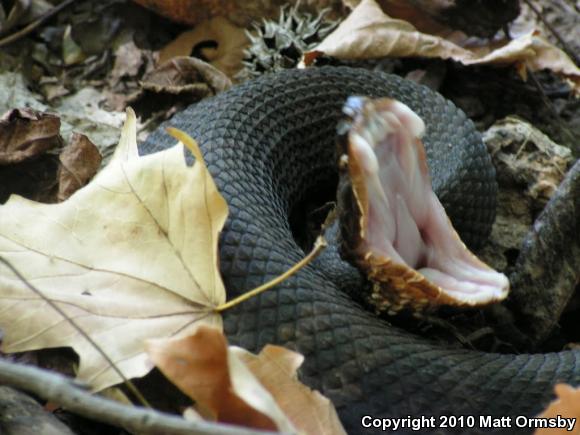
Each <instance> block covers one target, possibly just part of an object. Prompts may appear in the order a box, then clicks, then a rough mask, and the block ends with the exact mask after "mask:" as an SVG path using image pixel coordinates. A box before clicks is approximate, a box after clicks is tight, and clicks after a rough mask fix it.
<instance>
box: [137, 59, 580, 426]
mask: <svg viewBox="0 0 580 435" xmlns="http://www.w3.org/2000/svg"><path fill="white" fill-rule="evenodd" d="M349 95H365V96H372V97H379V96H389V97H393V98H396V99H399V100H401V101H402V102H404V103H405V104H407V105H408V106H410V107H411V108H412V109H413V110H414V111H416V112H417V113H418V114H419V115H420V116H421V117H422V118H423V119H424V121H425V123H426V125H427V134H426V137H425V144H426V148H427V154H428V160H429V164H430V167H431V172H432V179H433V186H434V190H435V192H436V193H437V194H438V196H439V197H440V199H441V201H442V203H443V204H444V206H445V208H446V210H447V212H448V213H449V215H450V218H451V220H452V222H453V223H454V225H455V226H456V228H457V229H458V232H459V233H460V234H461V235H462V237H463V239H464V240H466V241H467V243H468V244H471V245H477V244H478V243H479V242H480V241H481V240H482V239H483V238H485V237H486V235H487V234H488V233H489V230H490V226H491V223H492V221H493V219H494V215H495V201H496V200H495V195H496V190H497V188H496V184H495V181H494V179H493V177H494V171H493V169H492V168H491V164H490V161H489V157H488V156H487V153H486V152H485V148H484V146H483V145H482V143H481V139H480V137H479V135H478V133H477V132H476V131H475V128H474V127H473V124H472V123H471V121H469V120H468V119H467V118H466V117H465V115H464V114H463V113H462V112H461V111H460V110H458V109H456V108H455V107H454V106H453V105H452V103H450V102H448V101H446V100H445V99H444V98H443V97H441V96H440V95H438V94H436V93H435V92H433V91H430V90H429V89H427V88H425V87H423V86H420V85H417V84H415V83H412V82H409V81H406V80H403V79H401V78H398V77H395V76H391V75H387V74H382V73H376V72H370V71H366V70H360V69H353V68H346V67H326V68H319V69H308V70H288V71H284V72H281V73H277V74H274V75H266V76H263V77H261V78H259V79H257V80H254V81H250V82H246V83H244V84H242V85H238V86H235V87H233V88H232V89H230V90H229V91H227V92H224V93H222V94H219V95H218V96H216V97H213V98H210V99H206V100H204V101H202V102H200V103H198V104H195V105H192V106H190V107H189V108H188V109H186V110H185V111H183V112H181V113H178V114H177V115H176V116H175V117H174V118H173V119H172V120H171V121H170V124H171V125H173V126H175V127H177V128H180V129H182V130H184V131H186V132H187V133H189V134H190V135H191V136H192V137H194V138H195V139H196V140H197V141H198V142H199V144H200V146H201V149H202V152H203V153H204V156H205V159H206V161H207V164H208V167H209V170H210V172H211V173H212V175H213V176H214V178H215V180H216V183H217V185H218V188H219V189H220V191H221V193H222V194H223V195H224V197H225V199H226V201H227V202H228V204H229V207H230V216H229V218H228V221H227V223H226V226H225V229H224V230H223V233H222V236H221V240H220V259H221V265H220V267H221V272H222V275H223V278H224V280H225V284H226V288H227V289H228V298H232V297H234V296H236V295H238V294H240V293H243V292H245V291H247V290H249V289H251V288H253V287H256V286H258V285H259V284H262V283H263V282H265V281H266V280H269V279H271V278H273V277H275V276H277V275H279V274H281V273H282V272H284V271H285V270H287V269H288V268H289V267H291V266H292V265H293V264H295V263H296V262H297V261H298V260H300V259H301V258H303V257H304V255H305V254H304V251H303V250H302V249H300V247H299V246H298V245H297V243H296V242H295V240H294V238H293V234H292V231H291V228H290V225H289V219H288V216H289V214H290V212H291V211H292V209H293V207H294V206H295V204H296V203H297V201H299V200H300V199H302V198H304V197H305V196H307V195H310V194H311V192H312V191H313V189H316V186H319V185H322V184H324V183H326V182H328V180H329V179H332V177H333V175H334V174H335V173H336V156H335V153H336V152H335V129H336V125H337V122H338V120H339V118H340V116H341V106H342V104H343V103H344V101H345V99H346V98H347V97H348V96H349ZM171 144H172V140H171V139H170V138H168V137H167V135H166V134H165V133H164V132H163V131H162V130H161V129H159V130H158V131H157V132H155V133H154V134H152V135H151V136H150V138H149V139H148V140H147V142H146V143H145V144H143V145H142V146H141V152H142V153H149V152H153V151H156V150H160V149H163V148H166V147H167V146H169V145H171ZM334 176H335V175H334ZM328 276H329V275H327V274H326V273H325V270H324V262H320V261H319V262H316V263H315V264H311V265H309V266H307V267H306V268H305V269H303V270H301V271H300V272H299V273H298V274H296V275H295V276H293V277H292V278H290V279H289V280H287V281H285V282H283V283H282V284H280V285H278V286H277V287H276V288H275V289H272V290H270V291H267V292H265V293H263V294H261V295H260V296H258V297H256V298H253V299H251V300H250V301H248V302H245V303H243V304H241V305H240V306H238V307H236V308H234V309H232V310H230V311H228V312H226V313H225V314H224V321H225V331H226V334H227V336H228V337H229V340H230V342H231V343H233V344H237V345H240V346H242V347H244V348H246V349H249V350H252V351H258V350H259V349H261V348H262V347H263V346H264V345H266V344H268V343H272V344H280V345H284V346H287V347H290V348H292V349H296V350H298V351H299V352H301V353H303V354H304V355H305V357H306V359H305V363H304V365H303V366H302V368H301V372H300V376H301V379H302V380H303V381H304V382H305V383H306V384H307V385H309V386H311V387H313V388H316V389H319V390H320V391H321V392H322V393H323V394H325V395H326V396H327V397H329V398H330V399H331V400H332V401H333V402H334V404H335V405H336V408H337V410H338V413H339V416H340V418H341V421H342V422H343V424H344V426H345V428H346V429H347V431H348V432H349V433H355V434H356V433H373V429H372V428H371V429H363V428H362V426H361V418H362V417H363V416H365V415H370V416H373V417H379V418H386V417H406V416H412V417H419V416H423V415H424V416H431V415H433V416H440V415H454V416H460V415H474V416H478V415H490V416H497V417H502V416H515V415H535V414H537V413H539V412H540V411H541V410H542V409H543V407H544V406H545V405H546V403H547V402H549V400H550V399H551V398H552V397H553V384H555V383H556V382H557V381H565V382H568V383H572V384H578V383H580V351H562V352H559V353H551V354H537V355H532V354H519V355H515V354H491V353H483V352H478V351H473V350H464V349H457V348H447V347H445V346H442V345H441V344H435V343H433V342H431V341H429V340H427V339H425V338H421V337H418V336H415V335H412V334H410V333H408V332H406V331H404V330H401V329H399V328H397V327H394V326H392V325H390V324H389V323H387V322H386V321H384V320H381V319H379V318H377V317H376V316H374V315H373V314H372V313H370V312H367V311H365V310H363V309H362V308H361V307H360V306H359V305H358V304H356V303H355V302H354V301H353V300H352V299H351V298H349V297H348V296H347V295H346V294H345V293H344V292H341V291H339V287H340V285H339V284H340V283H335V282H333V280H332V279H331V278H329V277H328ZM375 430H376V429H375ZM438 431H439V433H445V430H444V429H438ZM450 431H451V433H461V432H465V433H475V432H477V429H476V428H471V429H463V430H458V429H454V430H451V429H450ZM522 431H523V432H524V433H525V432H529V431H530V430H529V429H527V430H522ZM409 432H410V433H411V432H412V431H410V430H409ZM424 432H426V431H423V432H422V433H424ZM515 432H516V429H515V428H512V429H510V430H509V431H508V433H515ZM398 433H405V431H400V432H398ZM414 433H416V432H414Z"/></svg>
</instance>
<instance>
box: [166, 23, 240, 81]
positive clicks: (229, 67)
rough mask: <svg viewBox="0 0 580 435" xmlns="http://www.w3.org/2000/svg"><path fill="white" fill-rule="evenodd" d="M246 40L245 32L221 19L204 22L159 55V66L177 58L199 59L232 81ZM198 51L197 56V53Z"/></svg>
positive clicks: (238, 67)
mask: <svg viewBox="0 0 580 435" xmlns="http://www.w3.org/2000/svg"><path fill="white" fill-rule="evenodd" d="M247 45H248V37H247V36H246V33H245V31H244V29H242V28H240V27H237V26H235V25H233V24H232V23H231V22H229V21H228V20H227V18H224V17H216V18H213V19H211V20H207V21H204V22H203V23H200V24H199V25H197V26H196V27H195V29H193V30H189V31H187V32H184V33H182V34H181V35H179V36H178V37H177V38H176V39H175V40H174V41H172V42H170V43H169V44H168V45H166V46H165V47H164V48H163V49H162V50H161V51H160V52H159V64H162V63H165V62H167V61H168V60H170V59H173V58H174V57H177V56H191V55H193V56H195V57H202V58H203V59H204V60H206V61H207V62H208V63H210V64H211V65H213V66H214V67H216V68H217V69H219V70H220V71H222V72H224V73H225V74H226V75H227V76H228V77H230V78H233V77H234V76H235V75H236V74H237V73H238V71H239V70H240V69H241V68H242V66H243V65H242V59H243V58H244V49H245V48H246V46H247ZM196 51H198V53H196Z"/></svg>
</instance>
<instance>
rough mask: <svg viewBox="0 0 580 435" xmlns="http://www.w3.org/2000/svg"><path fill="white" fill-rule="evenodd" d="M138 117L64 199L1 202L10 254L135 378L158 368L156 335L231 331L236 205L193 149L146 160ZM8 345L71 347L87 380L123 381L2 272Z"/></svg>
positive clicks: (3, 238) (0, 306)
mask: <svg viewBox="0 0 580 435" xmlns="http://www.w3.org/2000/svg"><path fill="white" fill-rule="evenodd" d="M135 123H136V121H135V115H134V113H133V111H132V110H129V111H128V113H127V121H126V123H125V127H124V129H123V132H122V136H121V140H120V142H119V145H118V147H117V149H116V151H115V154H114V157H113V159H112V160H111V162H110V163H109V165H108V166H107V167H106V168H105V169H103V171H102V172H100V173H99V174H98V175H97V177H96V178H95V179H94V180H93V181H91V183H90V184H88V185H87V186H86V187H84V188H82V189H80V190H78V191H77V192H76V193H75V194H73V195H72V196H71V197H70V198H69V199H68V200H67V201H65V202H63V203H60V204H51V205H47V204H38V203H35V202H32V201H28V200H26V199H24V198H21V197H18V196H12V197H11V198H10V200H9V201H8V202H7V203H6V204H5V205H3V206H0V255H2V257H3V258H5V259H6V260H8V261H9V262H10V263H12V264H13V265H14V266H15V267H16V268H17V269H18V270H19V271H20V272H21V273H22V274H23V275H24V276H25V277H26V279H27V280H28V281H29V282H30V283H32V284H33V285H34V286H36V287H37V288H38V289H39V290H40V291H42V293H43V294H44V295H45V296H46V297H48V298H49V299H51V300H52V301H54V302H55V303H57V304H58V306H59V307H60V308H62V309H63V310H64V311H65V312H66V313H67V315H68V316H70V317H71V318H74V319H75V321H76V323H78V324H79V325H80V327H81V328H82V329H83V330H84V331H85V332H86V333H87V334H89V335H90V336H91V337H92V338H93V339H94V340H95V341H96V342H97V343H98V344H99V346H100V347H101V348H102V349H103V350H104V351H105V352H106V353H107V354H108V356H109V357H110V358H111V359H112V360H113V361H114V362H115V364H116V365H117V366H118V367H119V369H120V370H121V371H122V372H123V373H124V375H125V376H126V377H128V378H132V377H137V376H142V375H144V374H146V373H147V372H148V371H149V370H150V369H151V368H152V366H151V363H150V362H149V360H148V358H147V357H146V354H145V352H144V340H145V339H148V338H154V337H171V336H184V335H188V334H189V333H191V331H193V330H194V328H195V327H196V324H197V323H199V322H204V323H206V324H210V325H214V326H217V327H221V318H220V317H219V316H218V315H217V314H215V313H214V311H213V308H214V307H216V306H218V305H220V304H222V303H223V302H224V301H225V289H224V286H223V283H222V281H221V277H220V275H219V271H218V251H217V243H218V234H219V232H220V230H221V228H222V227H223V224H224V222H225V219H226V217H227V205H226V203H225V201H224V199H223V198H222V197H221V195H220V194H219V192H218V191H217V189H216V186H215V184H214V182H213V180H212V179H211V177H210V175H209V173H208V171H207V169H206V167H205V165H204V164H203V163H196V164H194V165H193V166H192V167H188V166H187V165H186V164H185V159H184V156H183V145H182V144H178V145H176V146H174V147H172V148H170V149H167V150H165V151H163V152H159V153H156V154H151V155H147V156H142V157H141V156H138V151H137V144H136V127H135ZM0 327H1V328H2V330H3V331H4V333H5V338H4V340H3V348H2V350H3V351H4V352H19V351H25V350H32V349H41V348H46V347H59V346H71V347H73V348H74V350H75V351H76V352H77V353H78V354H79V356H80V366H79V372H78V377H79V378H80V379H82V380H84V381H86V382H89V383H90V384H91V386H92V387H93V389H95V390H100V389H103V388H105V387H107V386H110V385H113V384H115V383H118V382H119V381H120V379H119V377H118V376H117V375H116V374H115V372H114V371H113V370H112V369H111V368H110V367H109V365H108V364H107V363H106V361H105V360H104V359H103V358H102V356H101V355H100V354H99V353H98V352H97V351H96V350H95V349H94V348H93V347H92V346H91V345H90V344H89V343H88V342H87V341H86V339H85V338H83V337H82V336H81V335H80V334H78V333H77V331H76V330H75V329H74V328H73V327H72V326H71V325H70V324H69V322H68V321H67V320H65V319H63V318H62V317H61V315H60V314H58V313H57V312H55V310H54V309H53V308H51V307H50V306H49V305H48V304H47V303H46V302H45V301H44V300H42V299H41V298H39V296H37V295H36V294H35V293H33V292H32V291H31V290H30V289H28V288H27V287H26V285H25V284H24V283H23V282H21V280H19V279H18V278H17V277H15V276H14V274H13V273H12V272H10V271H9V270H8V269H7V268H6V267H0Z"/></svg>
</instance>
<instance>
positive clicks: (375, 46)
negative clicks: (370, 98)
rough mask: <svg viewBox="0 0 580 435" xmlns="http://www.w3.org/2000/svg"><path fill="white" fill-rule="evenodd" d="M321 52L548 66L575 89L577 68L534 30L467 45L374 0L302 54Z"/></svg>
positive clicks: (579, 76) (579, 88)
mask: <svg viewBox="0 0 580 435" xmlns="http://www.w3.org/2000/svg"><path fill="white" fill-rule="evenodd" d="M321 53H323V54H327V55H329V56H333V57H337V58H342V59H370V58H381V57H386V56H390V57H436V58H442V59H452V60H455V61H457V62H460V63H463V64H464V65H477V64H493V65H515V67H516V68H517V69H518V71H520V73H522V74H523V72H525V69H526V68H529V69H530V70H531V71H537V70H540V69H550V70H551V71H553V72H554V73H556V74H558V75H560V76H561V77H563V78H564V79H567V80H569V81H570V82H571V84H572V85H573V87H574V89H575V91H576V92H580V69H578V67H577V66H576V65H574V62H572V60H571V59H570V58H569V57H568V56H567V55H566V54H565V53H564V52H563V51H562V50H560V49H559V48H557V47H555V46H553V45H552V44H550V43H549V42H547V40H546V39H544V38H543V37H542V36H541V34H540V33H539V32H538V31H531V32H528V33H526V34H524V35H521V36H519V37H517V38H515V39H513V40H511V41H505V42H503V43H498V42H494V43H493V45H490V44H488V45H485V46H477V47H472V48H467V47H462V46H460V45H458V44H457V43H454V42H452V41H450V40H447V39H444V38H441V37H439V36H435V35H430V34H427V33H422V32H419V31H418V30H417V29H416V28H415V27H413V26H412V25H411V24H410V23H408V22H406V21H402V20H397V19H393V18H391V17H389V16H388V15H386V14H384V13H383V11H382V10H381V8H380V6H379V5H378V4H377V3H376V1H375V0H363V1H361V3H360V4H359V5H358V6H357V7H356V8H355V9H354V10H353V11H352V13H351V14H350V15H349V16H348V18H347V19H346V20H344V21H343V22H342V23H341V24H340V25H339V26H338V28H337V29H336V30H335V31H334V32H332V33H331V34H330V35H329V36H328V37H327V38H326V39H325V40H324V41H322V42H321V43H320V44H319V45H318V46H317V47H316V48H315V49H314V50H313V51H312V52H310V53H307V54H306V55H305V62H306V63H307V64H309V63H311V62H312V61H313V59H315V58H316V57H317V56H318V55H320V54H321Z"/></svg>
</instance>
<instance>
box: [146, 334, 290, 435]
mask: <svg viewBox="0 0 580 435" xmlns="http://www.w3.org/2000/svg"><path fill="white" fill-rule="evenodd" d="M147 351H148V353H149V356H150V357H151V359H152V361H153V362H154V363H155V365H156V366H157V367H158V368H159V369H160V370H161V371H162V372H163V374H164V375H165V376H166V377H167V378H169V380H171V382H173V383H174V384H175V385H176V386H177V387H178V388H179V389H180V390H181V391H183V392H184V393H185V394H187V395H188V396H189V397H191V398H192V399H193V400H194V401H195V403H196V408H197V411H198V412H200V413H201V414H202V415H204V416H205V417H206V418H210V419H212V420H216V421H219V422H222V423H230V424H237V425H243V426H248V427H252V428H256V429H265V430H281V431H285V432H286V431H287V432H294V428H293V427H292V424H291V423H290V422H289V421H288V419H287V418H286V416H284V413H283V412H282V410H280V408H279V407H278V405H277V404H276V401H275V400H274V398H273V397H272V396H271V395H270V393H269V392H268V391H267V390H266V389H265V388H264V387H263V386H262V385H260V383H259V382H258V381H257V380H256V378H254V376H253V375H252V373H251V372H250V371H249V370H248V368H247V367H246V366H245V365H244V363H243V362H242V361H241V360H240V359H239V358H238V357H237V356H236V354H234V353H232V352H231V351H228V347H227V342H226V338H225V337H224V335H223V333H222V332H221V331H219V330H217V329H215V328H207V327H203V326H202V327H200V328H199V329H198V330H197V331H196V332H195V334H193V335H191V336H189V337H185V338H180V339H169V340H149V341H148V343H147Z"/></svg>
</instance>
